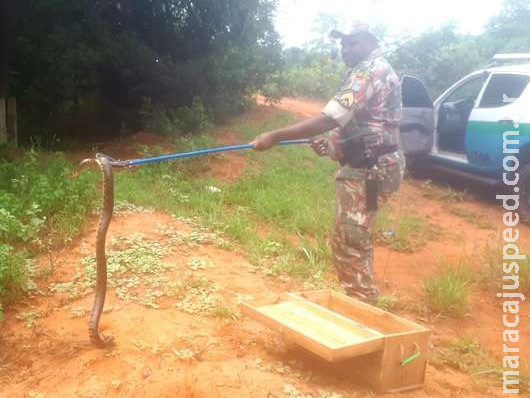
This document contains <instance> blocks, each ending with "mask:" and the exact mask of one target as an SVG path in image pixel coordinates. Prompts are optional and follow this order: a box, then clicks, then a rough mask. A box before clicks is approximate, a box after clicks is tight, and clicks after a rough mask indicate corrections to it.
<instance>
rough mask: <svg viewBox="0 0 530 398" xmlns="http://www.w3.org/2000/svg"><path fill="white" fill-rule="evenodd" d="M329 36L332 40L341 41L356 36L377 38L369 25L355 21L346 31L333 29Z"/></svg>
mask: <svg viewBox="0 0 530 398" xmlns="http://www.w3.org/2000/svg"><path fill="white" fill-rule="evenodd" d="M329 35H330V37H331V38H332V39H343V38H345V37H351V36H357V35H370V36H372V37H374V38H377V37H376V35H375V34H374V32H373V31H372V29H371V27H370V25H368V24H367V23H366V22H363V21H355V22H353V23H352V24H351V25H350V26H349V28H348V29H344V30H343V31H339V30H336V29H333V30H332V31H331V32H330V33H329Z"/></svg>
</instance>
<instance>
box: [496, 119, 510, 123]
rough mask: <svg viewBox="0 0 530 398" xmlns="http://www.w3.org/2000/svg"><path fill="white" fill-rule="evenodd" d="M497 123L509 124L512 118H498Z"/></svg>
mask: <svg viewBox="0 0 530 398" xmlns="http://www.w3.org/2000/svg"><path fill="white" fill-rule="evenodd" d="M497 123H510V124H513V119H500V120H497Z"/></svg>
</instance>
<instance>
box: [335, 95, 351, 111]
mask: <svg viewBox="0 0 530 398" xmlns="http://www.w3.org/2000/svg"><path fill="white" fill-rule="evenodd" d="M336 100H337V102H338V103H339V104H341V105H342V106H343V107H344V108H347V109H350V108H351V107H352V105H353V102H354V97H353V93H352V92H347V93H342V94H339V95H337V97H336Z"/></svg>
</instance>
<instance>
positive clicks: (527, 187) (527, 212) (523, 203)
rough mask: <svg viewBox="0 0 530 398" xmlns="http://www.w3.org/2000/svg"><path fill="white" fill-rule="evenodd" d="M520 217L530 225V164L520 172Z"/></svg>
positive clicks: (518, 185)
mask: <svg viewBox="0 0 530 398" xmlns="http://www.w3.org/2000/svg"><path fill="white" fill-rule="evenodd" d="M517 187H518V188H519V217H520V219H521V221H522V222H523V223H524V224H527V225H530V164H527V165H526V166H524V167H523V168H522V169H521V171H520V172H519V183H518V184H517Z"/></svg>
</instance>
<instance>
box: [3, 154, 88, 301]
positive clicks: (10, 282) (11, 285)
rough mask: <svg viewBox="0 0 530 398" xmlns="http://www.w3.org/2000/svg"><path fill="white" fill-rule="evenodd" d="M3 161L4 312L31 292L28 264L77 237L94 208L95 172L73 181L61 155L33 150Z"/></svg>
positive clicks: (71, 169) (5, 158) (6, 157)
mask: <svg viewBox="0 0 530 398" xmlns="http://www.w3.org/2000/svg"><path fill="white" fill-rule="evenodd" d="M10 156H11V155H9V154H4V155H3V158H1V159H0V241H1V242H2V243H0V307H2V306H6V305H9V304H11V303H13V302H14V301H16V300H18V299H19V298H20V297H22V296H23V294H24V293H25V292H26V291H27V285H28V282H29V278H28V275H27V272H26V271H25V268H24V264H25V262H26V260H27V259H29V258H31V257H32V256H33V255H35V254H37V253H41V252H49V253H50V255H51V253H52V251H53V247H54V246H55V245H57V244H63V243H64V241H65V240H66V241H67V240H68V239H69V238H70V237H72V236H73V235H75V234H76V233H77V232H78V231H79V229H80V228H81V226H82V225H83V224H84V222H85V219H86V217H85V216H86V213H87V211H88V210H89V209H90V208H91V207H92V206H93V203H94V199H95V192H96V186H95V184H94V181H95V173H93V172H92V173H91V172H89V173H86V174H84V175H83V176H81V177H80V178H77V179H71V178H70V175H71V173H72V172H73V166H72V164H71V163H70V162H69V161H68V160H67V159H66V157H65V156H64V155H63V154H61V153H54V154H49V153H45V152H37V151H36V150H34V149H31V150H29V151H27V152H26V153H25V154H24V156H23V157H22V158H19V159H16V158H11V157H10Z"/></svg>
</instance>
